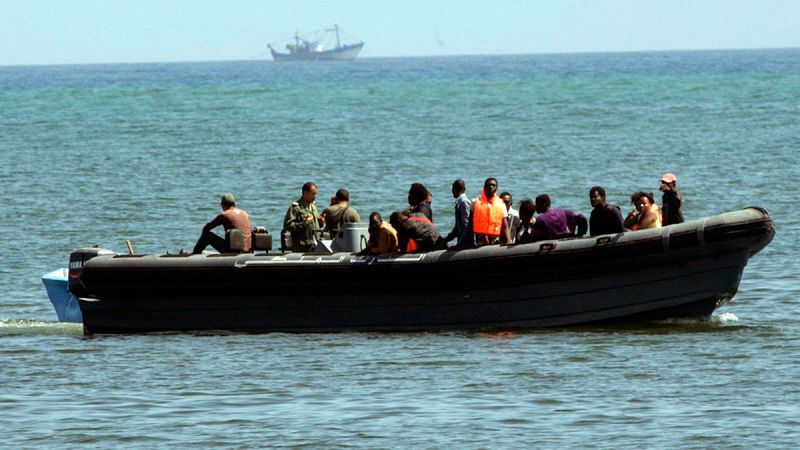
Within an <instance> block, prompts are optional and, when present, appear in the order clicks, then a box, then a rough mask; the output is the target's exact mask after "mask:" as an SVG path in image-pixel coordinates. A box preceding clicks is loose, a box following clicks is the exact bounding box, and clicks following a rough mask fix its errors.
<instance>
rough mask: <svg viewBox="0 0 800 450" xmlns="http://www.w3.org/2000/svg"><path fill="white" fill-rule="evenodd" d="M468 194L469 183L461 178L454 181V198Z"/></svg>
mask: <svg viewBox="0 0 800 450" xmlns="http://www.w3.org/2000/svg"><path fill="white" fill-rule="evenodd" d="M465 192H467V183H465V182H464V180H462V179H461V178H459V179H457V180H456V181H453V198H458V196H459V195H461V194H464V193H465Z"/></svg>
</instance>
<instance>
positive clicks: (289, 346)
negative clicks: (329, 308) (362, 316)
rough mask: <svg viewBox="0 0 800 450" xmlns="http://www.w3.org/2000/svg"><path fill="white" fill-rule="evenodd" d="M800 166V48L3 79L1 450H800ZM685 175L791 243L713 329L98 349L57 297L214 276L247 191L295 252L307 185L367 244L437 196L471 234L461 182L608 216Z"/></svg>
mask: <svg viewBox="0 0 800 450" xmlns="http://www.w3.org/2000/svg"><path fill="white" fill-rule="evenodd" d="M798 149H800V50H796V49H795V50H793V49H787V50H751V51H707V52H659V53H621V54H570V55H517V56H470V57H439V58H391V59H369V58H367V59H359V60H356V61H352V62H340V63H319V62H309V63H292V64H275V63H272V62H268V61H241V62H207V63H181V64H169V63H165V64H125V65H90V66H80V65H75V66H35V67H0V180H2V181H1V183H2V184H1V185H0V186H2V202H0V216H2V222H1V223H2V228H0V249H1V250H2V251H0V277H2V278H0V280H2V288H0V289H2V291H0V405H1V406H2V407H1V408H0V410H2V412H0V432H2V438H0V439H1V440H0V447H18V448H37V447H41V448H54V447H62V448H72V447H78V446H89V447H97V448H118V447H122V448H167V447H180V448H183V447H189V446H192V447H201V448H251V447H306V448H521V447H533V448H556V447H572V448H703V449H705V448H743V449H747V448H753V447H756V446H758V447H767V448H790V447H795V446H797V444H798V442H800V432H798V431H797V430H798V429H800V407H798V405H799V404H800V381H798V373H800V362H799V361H800V325H798V319H800V306H798V297H800V282H798V273H800V271H799V270H798V269H799V268H800V264H798V254H800V252H799V251H798V250H800V248H799V246H798V242H797V241H798V237H800V235H799V233H798V214H797V212H798V211H797V209H798V208H797V206H798V200H797V198H798V194H799V193H800V190H798V188H797V183H798V180H799V179H800V163H798ZM664 172H674V173H676V174H677V176H678V186H679V187H680V188H681V189H682V190H683V193H684V196H685V199H686V210H685V215H686V218H687V219H694V218H700V217H704V216H708V215H713V214H718V213H721V212H725V211H731V210H736V209H740V208H743V207H746V206H749V205H758V206H761V207H764V208H766V209H767V210H768V211H769V212H770V214H771V215H772V217H773V219H774V221H775V224H776V227H777V235H776V238H775V240H774V241H773V242H772V244H771V245H770V246H769V247H767V248H766V249H765V250H763V251H762V252H761V253H760V254H758V255H756V256H755V257H754V258H753V259H752V260H751V262H750V264H749V265H748V266H747V268H746V269H745V272H744V276H743V279H742V283H741V286H740V290H739V293H738V294H737V295H736V297H735V298H734V299H733V302H732V303H731V304H729V305H728V306H725V307H723V308H721V309H720V310H718V311H717V313H715V315H714V316H713V317H712V319H711V320H710V321H703V322H701V321H667V322H657V323H650V324H641V325H636V326H620V327H590V328H568V329H556V330H540V331H530V332H514V333H414V334H393V333H389V334H384V333H339V334H328V335H325V334H323V335H310V334H280V333H272V334H256V335H250V334H231V333H193V334H169V333H168V334H156V335H144V336H95V337H91V338H86V337H83V336H82V334H81V331H82V330H81V327H80V325H76V324H63V323H58V322H57V321H56V317H55V313H54V312H53V310H52V307H51V306H50V303H49V301H48V299H47V295H46V293H45V289H44V287H43V285H42V283H41V275H42V274H44V273H47V272H49V271H51V270H54V269H56V268H59V267H65V266H66V264H67V256H68V253H69V252H70V251H71V250H73V249H75V248H78V247H82V246H90V245H100V246H102V247H107V248H110V249H113V250H116V251H119V252H124V251H126V247H125V243H124V242H125V240H128V239H130V240H131V241H132V242H133V245H134V247H135V250H136V251H137V252H139V253H157V254H164V253H167V252H170V253H177V252H178V251H179V250H180V249H181V248H185V249H189V248H191V247H192V245H193V244H194V241H195V240H196V239H197V236H198V235H199V231H200V228H201V227H202V225H203V224H204V223H205V222H207V221H208V220H210V219H211V218H212V217H213V216H214V215H215V214H216V213H217V212H218V208H219V206H218V204H219V197H220V195H221V194H222V193H224V192H232V193H234V194H235V195H236V198H237V200H238V204H239V206H240V207H242V208H243V209H246V210H247V211H249V212H250V214H251V216H252V218H253V221H254V223H255V225H259V226H265V227H267V228H268V229H269V230H270V231H272V232H273V233H276V234H277V232H278V231H279V230H280V227H281V223H282V219H283V215H284V213H285V211H286V209H287V208H288V206H289V205H290V204H291V202H292V201H294V200H296V199H297V198H298V197H299V196H300V186H301V185H302V184H303V183H304V182H305V181H308V180H313V181H315V182H316V183H317V184H318V185H319V189H320V191H319V196H318V199H317V202H318V204H319V205H320V206H322V205H325V204H327V203H328V201H329V198H330V197H331V196H332V195H333V194H334V192H335V191H336V189H338V188H340V187H345V188H347V189H348V190H349V191H350V195H351V199H352V203H351V205H352V206H353V207H355V208H356V209H358V211H359V212H360V213H361V216H362V218H366V217H367V216H368V214H369V213H370V212H371V211H379V212H381V213H382V214H384V215H388V214H389V213H391V212H392V211H394V210H398V209H401V208H403V207H404V206H405V204H406V193H407V191H408V187H409V185H410V184H411V183H413V182H422V183H424V184H425V185H426V186H427V187H428V188H429V190H430V191H431V192H432V193H433V208H434V221H435V222H436V224H437V225H438V227H439V229H440V231H442V232H444V233H446V232H447V231H449V229H450V227H452V224H453V219H452V197H451V195H450V185H451V183H452V181H453V180H454V179H455V178H463V179H465V180H466V182H467V189H468V194H469V195H471V196H474V195H478V194H479V192H480V188H481V186H482V184H483V181H484V179H485V178H487V177H490V176H491V177H496V178H497V179H498V180H499V182H500V191H505V190H508V191H510V192H511V193H512V194H513V195H514V201H515V203H517V204H518V202H519V201H520V200H521V199H523V198H525V197H530V198H533V197H535V196H536V195H538V194H541V193H548V194H550V196H551V198H552V199H553V204H554V206H555V207H558V208H569V209H575V210H579V211H582V212H583V213H585V214H588V213H589V212H590V206H589V201H588V190H589V188H590V187H591V186H594V185H602V186H604V187H605V188H606V191H607V192H608V200H609V201H610V202H612V203H616V204H619V205H620V206H622V208H623V210H624V211H627V210H628V209H630V208H631V205H630V204H629V201H628V198H629V195H630V194H631V193H632V192H633V191H636V190H646V191H653V192H654V193H655V194H656V197H657V199H658V198H659V197H660V195H659V193H658V191H657V189H658V185H659V182H658V180H659V177H660V175H661V174H662V173H664ZM410 281H413V280H410ZM298 289H308V286H298Z"/></svg>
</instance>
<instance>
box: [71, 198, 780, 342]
mask: <svg viewBox="0 0 800 450" xmlns="http://www.w3.org/2000/svg"><path fill="white" fill-rule="evenodd" d="M774 234H775V228H774V225H773V222H772V220H771V219H770V217H769V215H768V214H767V212H766V211H765V210H763V209H760V208H756V207H751V208H746V209H744V210H741V211H736V212H729V213H724V214H720V215H717V216H712V217H707V218H704V219H699V220H693V221H690V222H686V223H682V224H678V225H672V226H667V227H663V228H659V229H649V230H643V231H636V232H626V233H618V234H610V235H604V236H596V237H590V238H581V239H569V240H552V241H541V242H536V243H532V244H524V245H508V246H500V245H494V246H485V247H481V248H475V249H466V250H452V249H451V250H439V251H433V252H430V253H422V254H399V253H392V254H384V255H365V254H363V253H362V252H353V251H336V250H337V248H338V249H341V248H342V245H339V246H338V247H337V245H333V246H324V245H320V246H318V248H317V250H316V251H315V252H314V253H304V254H300V253H284V252H270V251H264V252H263V253H259V252H258V251H257V252H256V253H245V254H202V255H190V256H184V255H131V254H108V253H109V251H108V250H105V249H99V248H88V249H80V250H76V251H75V252H73V253H72V254H71V257H70V272H69V291H70V293H71V294H72V295H74V296H75V297H76V298H78V301H79V304H80V309H81V312H82V315H83V325H84V332H85V333H86V334H93V333H140V332H155V331H191V330H234V331H245V332H264V331H285V332H333V331H440V330H482V329H518V328H525V329H529V328H539V327H561V326H570V325H579V324H593V323H599V322H616V321H625V322H631V321H642V320H658V319H667V318H680V317H693V318H702V317H708V316H710V315H711V313H712V312H713V311H714V310H715V309H716V308H718V307H720V306H721V305H724V304H725V303H727V302H728V301H730V300H731V298H732V297H733V296H734V294H735V293H736V291H737V289H738V286H739V281H740V279H741V277H742V272H743V270H744V268H745V266H746V265H747V261H748V259H749V258H750V257H752V256H753V255H755V254H756V253H758V252H759V251H760V250H761V249H762V248H764V247H765V246H766V245H767V244H769V242H770V241H771V240H772V238H773V236H774ZM359 240H360V241H361V245H363V242H364V239H357V240H356V242H358V241H359ZM334 244H335V243H334ZM351 250H352V249H351Z"/></svg>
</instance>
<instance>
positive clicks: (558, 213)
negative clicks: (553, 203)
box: [532, 194, 589, 242]
mask: <svg viewBox="0 0 800 450" xmlns="http://www.w3.org/2000/svg"><path fill="white" fill-rule="evenodd" d="M536 212H537V213H539V216H538V217H537V218H536V223H535V224H533V236H532V242H536V241H543V240H546V239H565V238H572V237H582V236H583V235H584V234H586V230H587V229H588V228H589V223H588V221H587V220H586V217H585V216H584V215H583V214H581V213H579V212H577V211H570V210H567V209H551V208H550V196H549V195H547V194H542V195H539V196H537V197H536Z"/></svg>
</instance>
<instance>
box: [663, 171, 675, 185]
mask: <svg viewBox="0 0 800 450" xmlns="http://www.w3.org/2000/svg"><path fill="white" fill-rule="evenodd" d="M661 181H663V182H664V183H677V182H678V177H676V176H675V174H674V173H665V174H664V175H661Z"/></svg>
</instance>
